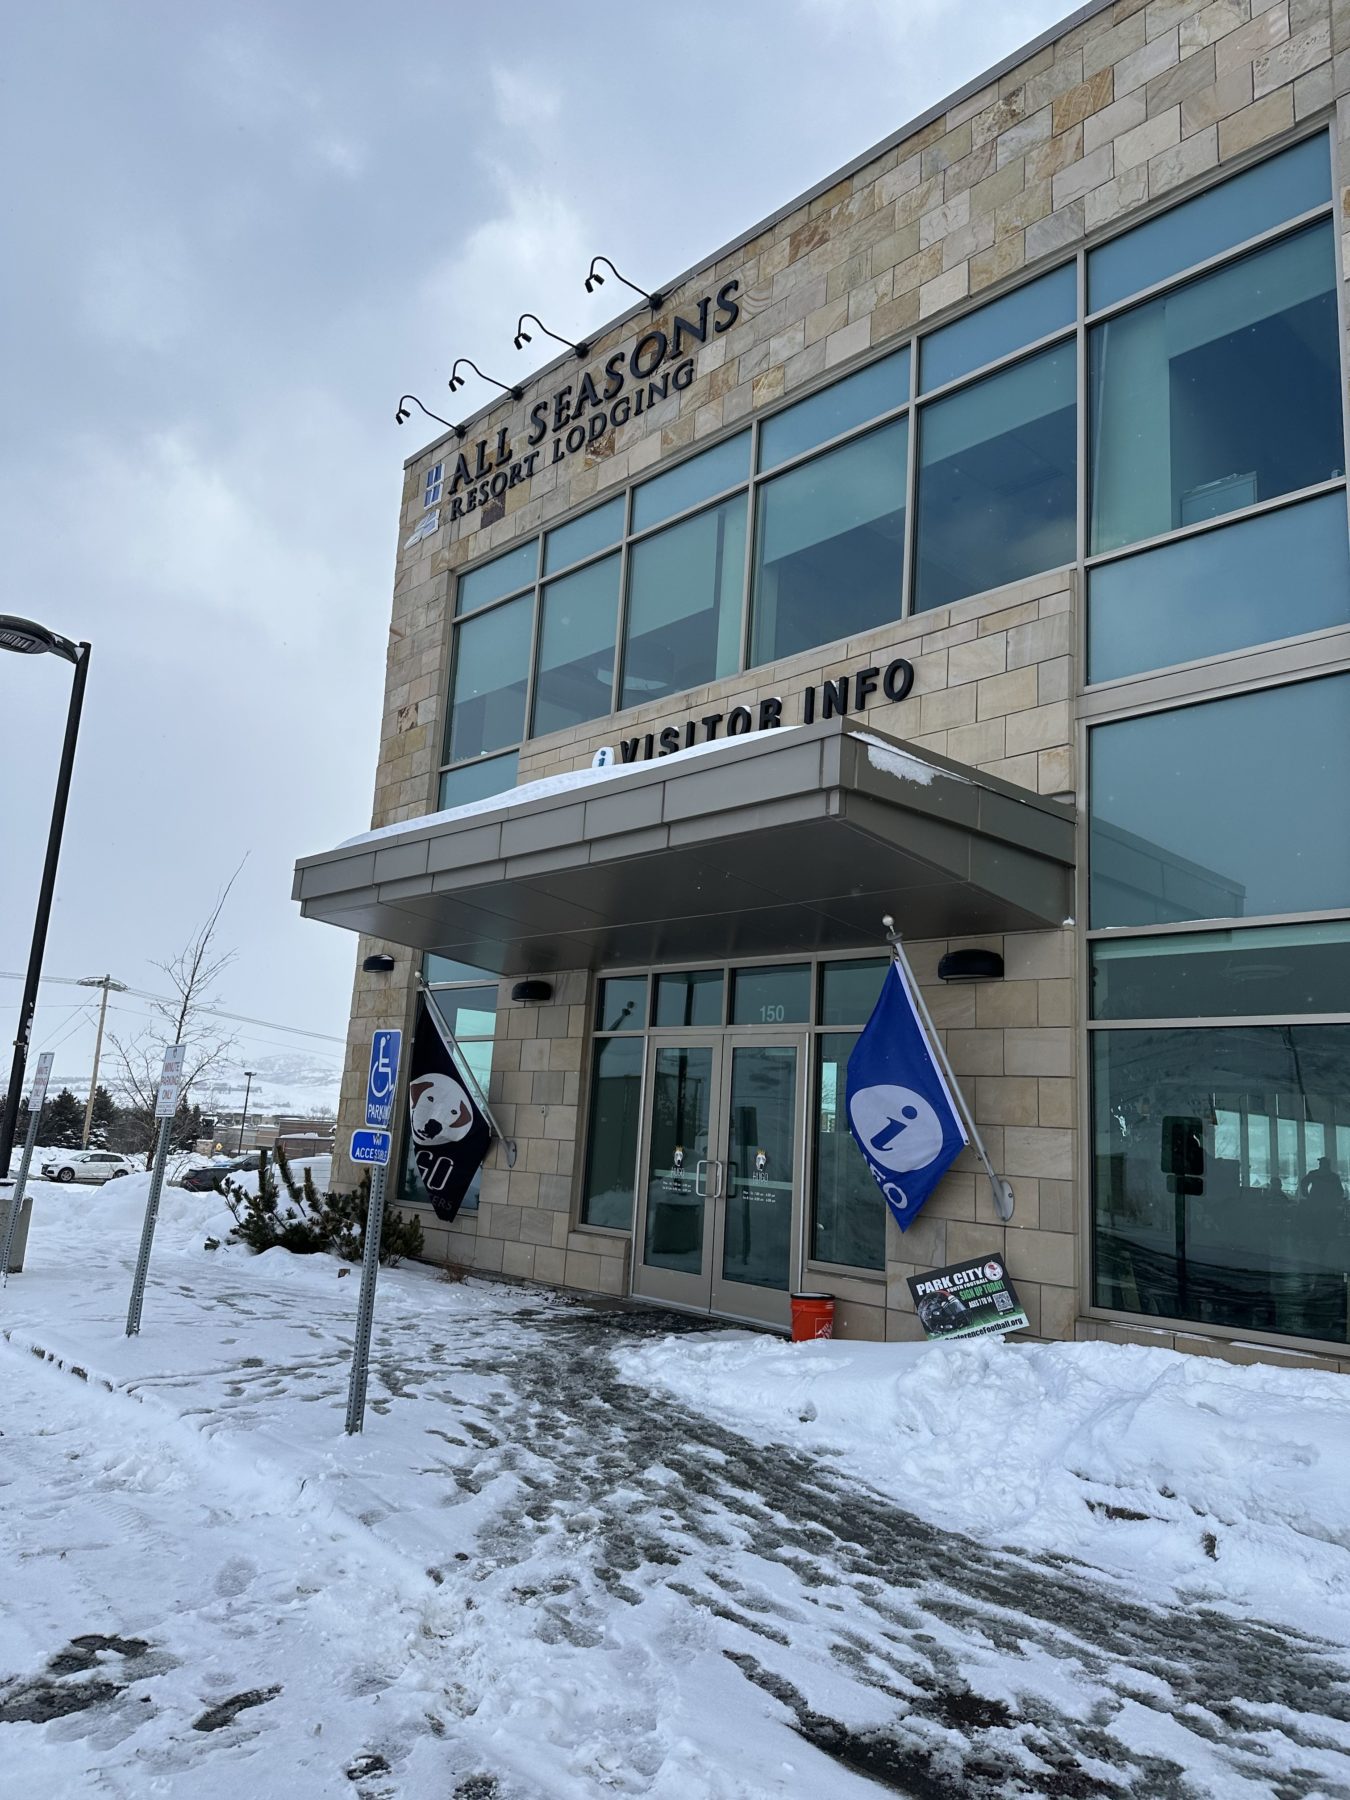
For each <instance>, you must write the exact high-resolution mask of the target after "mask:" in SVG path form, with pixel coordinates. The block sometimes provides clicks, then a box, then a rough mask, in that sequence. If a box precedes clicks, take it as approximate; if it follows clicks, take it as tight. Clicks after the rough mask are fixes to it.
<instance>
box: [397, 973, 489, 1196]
mask: <svg viewBox="0 0 1350 1800" xmlns="http://www.w3.org/2000/svg"><path fill="white" fill-rule="evenodd" d="M408 1110H409V1114H410V1118H411V1124H412V1134H413V1144H414V1146H415V1148H414V1151H413V1160H414V1161H415V1162H416V1164H417V1172H418V1174H419V1175H420V1176H421V1177H422V1185H423V1186H424V1187H425V1188H426V1190H427V1193H428V1195H429V1196H430V1198H431V1204H432V1206H433V1207H434V1208H435V1212H436V1217H437V1218H438V1219H445V1220H446V1221H447V1222H448V1221H449V1220H451V1219H453V1218H454V1216H455V1214H456V1213H457V1212H458V1211H459V1209H460V1206H461V1205H462V1204H463V1200H464V1196H465V1194H467V1193H468V1191H469V1183H470V1182H471V1181H472V1180H473V1178H474V1176H475V1175H476V1174H477V1173H478V1170H479V1168H480V1167H481V1166H482V1162H483V1158H484V1157H485V1156H486V1155H487V1153H488V1145H489V1144H490V1143H491V1142H492V1127H491V1126H490V1125H489V1124H488V1122H487V1120H486V1118H485V1117H484V1116H483V1113H482V1110H481V1109H480V1108H479V1106H478V1105H477V1104H476V1102H475V1101H474V1098H473V1095H472V1093H471V1092H470V1089H469V1084H468V1082H467V1081H465V1079H464V1077H463V1076H462V1075H461V1074H460V1072H459V1069H458V1068H457V1067H456V1065H455V1059H454V1056H453V1055H452V1054H451V1051H450V1046H449V1044H447V1043H446V1041H445V1034H444V1032H443V1031H442V1030H441V1023H440V1020H439V1019H438V1018H437V1017H436V1014H435V1010H434V1009H433V1008H432V1007H431V1006H429V1005H428V1004H427V1002H426V1001H425V1000H423V1002H422V1004H421V1006H420V1007H419V1009H418V1015H417V1030H416V1032H415V1033H414V1034H413V1047H412V1063H411V1072H410V1074H409V1078H408Z"/></svg>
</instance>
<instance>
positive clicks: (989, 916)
mask: <svg viewBox="0 0 1350 1800" xmlns="http://www.w3.org/2000/svg"><path fill="white" fill-rule="evenodd" d="M1073 859H1074V815H1073V809H1072V808H1071V807H1070V806H1067V805H1065V804H1064V803H1062V802H1060V801H1054V800H1046V799H1043V798H1041V797H1040V796H1038V795H1036V794H1033V793H1031V792H1029V791H1028V790H1027V789H1025V788H1019V787H1015V786H1014V785H1013V784H1012V783H1011V782H1007V781H1001V780H999V779H998V778H997V777H995V776H992V775H984V774H981V773H979V772H978V771H977V770H975V769H970V768H966V767H963V766H962V765H961V764H960V763H954V762H950V761H948V760H947V759H946V758H945V757H940V756H935V755H932V754H931V753H929V752H926V751H919V750H915V749H914V748H912V747H911V746H910V745H907V744H904V743H901V742H900V741H899V740H897V739H895V738H890V737H886V736H884V735H883V734H882V733H880V732H878V731H874V730H872V729H871V728H870V727H865V726H864V725H863V724H862V722H861V721H860V720H857V719H852V720H850V719H831V720H826V721H823V722H821V723H818V724H815V725H803V726H791V727H786V728H783V729H781V730H776V731H774V730H771V731H765V732H760V733H755V734H753V735H747V736H744V737H737V738H731V739H728V740H726V741H722V742H718V743H715V744H708V745H699V746H697V747H695V748H694V749H692V750H688V751H684V752H682V753H679V754H677V755H674V756H670V757H665V758H659V759H657V760H655V761H652V762H640V763H630V764H622V765H619V766H618V767H617V768H610V769H605V770H589V769H588V770H582V771H578V772H577V773H576V774H574V775H570V776H557V777H553V778H552V779H550V780H546V781H543V782H533V783H527V784H526V785H525V786H523V787H520V788H514V789H512V790H511V791H510V792H508V793H505V794H499V795H494V796H493V797H492V799H490V800H488V801H480V802H477V803H475V804H474V805H472V806H470V807H460V808H456V809H453V810H452V811H450V812H448V813H435V814H431V815H430V816H428V817H426V818H421V819H411V820H409V821H408V822H407V823H406V824H403V825H395V826H390V827H386V828H385V829H384V830H382V831H377V832H371V833H369V834H367V835H366V836H365V837H361V838H355V839H353V840H351V842H349V843H347V844H343V845H340V846H339V847H338V848H337V849H336V850H330V851H328V852H326V853H325V854H323V855H320V856H307V857H303V858H301V860H300V861H299V862H298V863H297V864H296V868H295V885H294V889H293V897H294V898H295V899H296V900H298V901H299V902H300V909H301V912H302V913H303V914H304V916H305V917H306V918H310V919H323V920H325V921H326V922H327V923H329V924H332V925H342V926H345V927H346V928H347V929H348V930H350V931H363V932H367V933H369V934H370V935H371V936H374V937H380V938H385V939H387V940H389V941H390V942H392V943H397V944H406V945H409V946H411V947H413V948H416V949H419V950H434V951H436V952H437V953H438V954H439V955H442V956H448V957H453V958H454V959H456V960H457V961H460V962H465V963H468V964H470V965H472V966H473V967H475V968H481V969H490V970H493V971H494V972H496V973H498V974H501V975H523V974H530V973H535V972H538V971H546V970H552V969H576V968H604V967H613V966H616V965H620V964H642V963H663V962H671V961H678V960H686V959H687V960H697V961H712V960H717V959H719V958H731V957H740V956H746V957H750V956H772V955H776V954H778V953H779V952H783V953H788V952H797V953H800V952H805V951H820V950H832V949H833V950H844V949H861V948H865V947H866V946H867V945H868V944H875V943H876V942H877V941H878V938H879V927H880V920H881V916H882V914H883V913H892V914H894V916H895V919H896V922H897V925H898V927H899V929H900V931H901V932H902V933H903V935H905V936H906V937H929V938H934V937H937V938H946V937H965V936H970V935H974V934H979V933H988V932H1003V931H1029V930H1038V929H1044V928H1045V927H1046V926H1051V925H1059V924H1060V923H1062V921H1063V920H1064V919H1065V918H1066V917H1067V916H1068V915H1069V913H1070V911H1071V910H1072V907H1071V895H1072V876H1073Z"/></svg>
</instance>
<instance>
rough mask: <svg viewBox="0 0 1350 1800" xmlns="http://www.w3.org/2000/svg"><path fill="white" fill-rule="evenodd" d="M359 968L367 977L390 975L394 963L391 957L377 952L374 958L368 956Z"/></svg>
mask: <svg viewBox="0 0 1350 1800" xmlns="http://www.w3.org/2000/svg"><path fill="white" fill-rule="evenodd" d="M361 967H362V968H363V969H364V970H365V972H366V974H367V975H392V974H393V972H394V968H395V963H394V959H393V957H392V956H386V955H384V954H382V953H379V952H377V953H376V954H375V955H374V956H368V957H367V958H366V960H365V961H364V962H363V963H362V964H361Z"/></svg>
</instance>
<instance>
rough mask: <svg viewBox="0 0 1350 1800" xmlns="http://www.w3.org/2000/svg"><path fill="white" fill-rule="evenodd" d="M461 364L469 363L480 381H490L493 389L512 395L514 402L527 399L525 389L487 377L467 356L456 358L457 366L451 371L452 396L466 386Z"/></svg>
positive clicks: (494, 377)
mask: <svg viewBox="0 0 1350 1800" xmlns="http://www.w3.org/2000/svg"><path fill="white" fill-rule="evenodd" d="M461 363H467V364H468V366H469V367H470V368H471V369H472V370H473V372H474V374H475V375H476V376H477V377H478V379H479V380H480V381H490V382H491V383H492V385H493V387H499V388H500V389H501V390H502V392H503V393H504V394H510V396H511V398H512V399H513V400H523V399H524V398H525V390H524V388H518V387H508V386H507V385H506V383H505V382H504V381H498V380H497V378H496V376H495V375H485V374H484V373H483V371H482V370H481V369H480V368H479V366H478V364H477V363H476V362H471V361H470V359H469V358H468V357H467V356H457V357H456V358H455V366H454V368H453V369H451V371H450V392H451V393H452V394H457V393H458V392H459V390H460V388H462V387H463V386H464V377H463V376H462V375H461V374H460V373H459V365H460V364H461Z"/></svg>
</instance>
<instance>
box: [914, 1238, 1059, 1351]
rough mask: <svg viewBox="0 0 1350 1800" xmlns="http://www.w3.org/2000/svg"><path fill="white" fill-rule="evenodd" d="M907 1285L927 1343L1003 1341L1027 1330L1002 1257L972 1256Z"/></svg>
mask: <svg viewBox="0 0 1350 1800" xmlns="http://www.w3.org/2000/svg"><path fill="white" fill-rule="evenodd" d="M907 1279H908V1281H909V1291H910V1293H911V1294H913V1296H914V1310H915V1312H917V1313H918V1315H919V1323H920V1324H921V1325H922V1326H923V1328H924V1331H925V1332H926V1333H927V1335H928V1336H929V1337H930V1338H954V1337H983V1336H985V1334H986V1333H988V1332H997V1333H998V1334H999V1335H1000V1336H1002V1334H1003V1333H1004V1332H1005V1331H1024V1330H1025V1329H1026V1328H1027V1325H1028V1322H1029V1321H1028V1319H1027V1315H1026V1313H1025V1312H1024V1311H1023V1310H1022V1303H1021V1301H1020V1300H1019V1299H1018V1298H1017V1290H1016V1288H1014V1286H1013V1284H1012V1277H1011V1276H1010V1275H1009V1274H1008V1271H1007V1268H1006V1267H1005V1266H1004V1262H1003V1258H1002V1257H1001V1256H975V1257H972V1258H971V1260H970V1261H969V1262H961V1263H951V1264H949V1266H948V1267H947V1268H945V1269H929V1271H928V1273H927V1274H926V1275H910V1276H909V1277H907Z"/></svg>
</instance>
